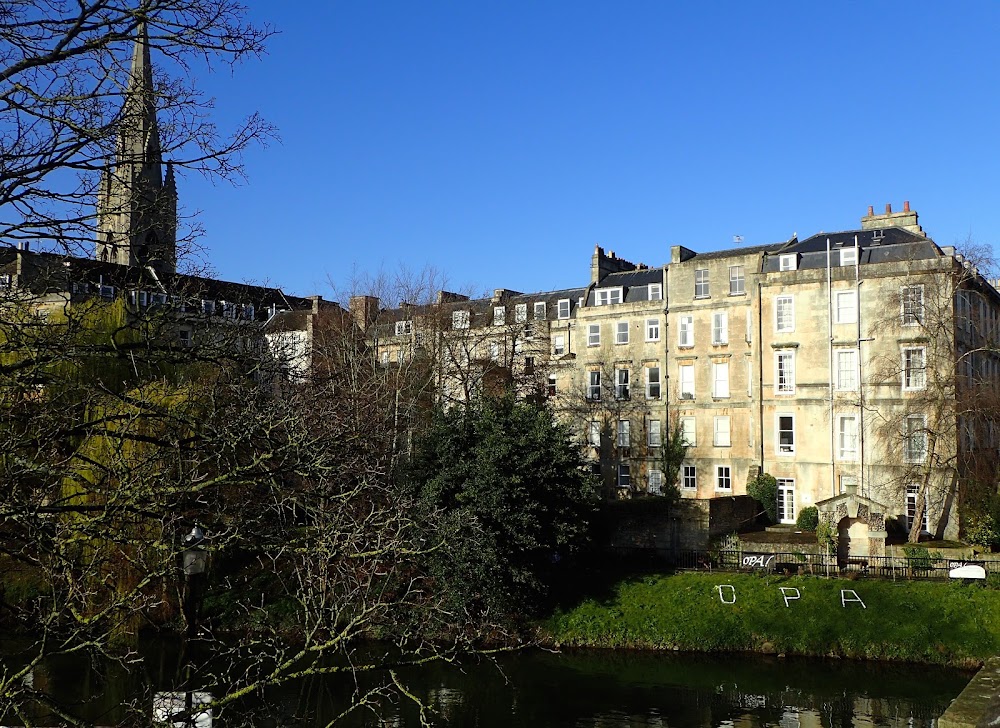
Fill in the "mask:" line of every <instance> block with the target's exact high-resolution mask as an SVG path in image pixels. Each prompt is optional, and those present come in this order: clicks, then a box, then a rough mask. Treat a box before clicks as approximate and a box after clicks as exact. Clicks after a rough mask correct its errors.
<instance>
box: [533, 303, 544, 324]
mask: <svg viewBox="0 0 1000 728" xmlns="http://www.w3.org/2000/svg"><path fill="white" fill-rule="evenodd" d="M544 320H545V301H538V302H536V303H535V321H544Z"/></svg>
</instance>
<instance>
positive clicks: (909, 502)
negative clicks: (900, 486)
mask: <svg viewBox="0 0 1000 728" xmlns="http://www.w3.org/2000/svg"><path fill="white" fill-rule="evenodd" d="M918 495H920V485H919V484H917V483H910V484H909V485H907V486H906V528H907V530H910V529H912V528H913V517H914V516H916V514H917V496H918ZM928 506H929V504H928V502H927V491H924V517H923V518H921V519H920V532H921V533H930V528H929V523H930V519H929V518H928V516H927V511H928V510H930V509H929V507H928Z"/></svg>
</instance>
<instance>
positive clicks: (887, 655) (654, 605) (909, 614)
mask: <svg viewBox="0 0 1000 728" xmlns="http://www.w3.org/2000/svg"><path fill="white" fill-rule="evenodd" d="M723 584H728V585H731V586H732V587H733V589H734V590H735V603H734V604H724V603H722V600H721V599H720V593H719V589H718V588H717V587H718V586H719V585H723ZM781 587H784V588H785V590H786V593H787V594H788V596H789V597H793V596H794V595H795V593H794V592H792V591H791V590H792V589H797V590H798V594H799V596H800V598H799V599H789V602H788V606H786V605H785V600H784V598H783V596H782V592H781V590H780V589H781ZM845 589H850V590H854V591H855V592H856V593H857V596H858V597H859V598H860V599H861V600H863V602H864V606H862V605H861V604H860V603H857V602H848V603H847V604H846V606H845V605H842V603H841V590H845ZM723 591H724V596H725V599H726V601H732V599H733V594H734V593H733V591H731V590H729V589H728V588H727V589H724V590H723ZM848 598H851V595H848ZM542 632H543V634H544V637H545V639H547V640H549V641H550V642H552V643H554V644H560V645H575V646H591V647H631V648H649V649H674V648H676V649H680V650H693V651H707V652H715V651H759V652H775V653H785V654H789V655H791V654H796V655H837V656H842V657H852V658H864V659H877V660H907V661H914V662H930V663H938V664H953V665H964V666H969V665H973V664H978V663H980V662H981V661H983V660H984V659H986V658H987V657H991V656H993V655H997V654H1000V591H998V590H995V589H987V588H983V587H982V586H979V585H971V586H967V585H964V584H959V583H938V582H918V581H899V582H890V581H847V580H839V579H830V580H826V579H817V578H810V577H798V576H795V577H783V576H757V575H753V574H721V573H717V574H703V573H699V574H693V573H692V574H674V575H645V576H641V577H636V578H632V579H627V580H624V581H621V582H618V583H617V584H615V585H613V586H611V587H610V588H609V589H608V591H607V593H606V594H604V595H601V596H600V597H596V598H595V597H590V598H586V599H584V600H582V601H580V602H579V603H578V604H576V605H574V606H572V607H568V608H567V607H564V608H560V609H557V610H556V611H555V613H554V614H553V615H552V616H551V617H550V618H549V619H547V620H546V621H545V622H544V623H543V624H542Z"/></svg>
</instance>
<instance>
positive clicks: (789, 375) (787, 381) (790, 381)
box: [774, 349, 795, 396]
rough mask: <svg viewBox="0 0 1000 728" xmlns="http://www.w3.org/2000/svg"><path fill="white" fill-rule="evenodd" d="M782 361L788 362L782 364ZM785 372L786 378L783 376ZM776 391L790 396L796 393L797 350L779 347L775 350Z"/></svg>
mask: <svg viewBox="0 0 1000 728" xmlns="http://www.w3.org/2000/svg"><path fill="white" fill-rule="evenodd" d="M782 361H785V362H786V363H785V364H784V366H782ZM782 372H784V378H782ZM774 393H775V394H776V395H782V396H790V395H793V394H795V350H794V349H779V350H778V351H776V352H774Z"/></svg>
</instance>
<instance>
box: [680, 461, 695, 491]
mask: <svg viewBox="0 0 1000 728" xmlns="http://www.w3.org/2000/svg"><path fill="white" fill-rule="evenodd" d="M681 488H682V489H683V490H698V466H697V465H681Z"/></svg>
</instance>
